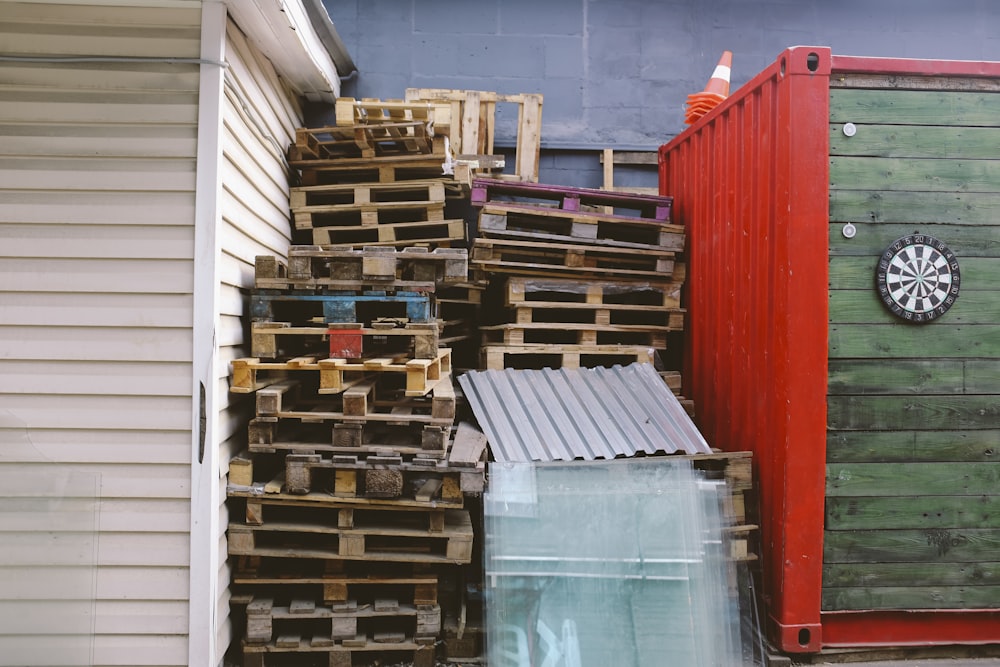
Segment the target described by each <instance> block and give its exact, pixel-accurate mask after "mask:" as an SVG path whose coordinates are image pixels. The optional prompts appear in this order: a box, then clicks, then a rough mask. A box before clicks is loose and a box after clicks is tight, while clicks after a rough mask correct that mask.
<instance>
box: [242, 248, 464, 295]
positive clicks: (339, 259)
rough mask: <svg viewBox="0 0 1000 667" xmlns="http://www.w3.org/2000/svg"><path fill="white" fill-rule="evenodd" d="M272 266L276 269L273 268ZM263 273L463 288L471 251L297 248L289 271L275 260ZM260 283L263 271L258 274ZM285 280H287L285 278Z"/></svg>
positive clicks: (291, 251)
mask: <svg viewBox="0 0 1000 667" xmlns="http://www.w3.org/2000/svg"><path fill="white" fill-rule="evenodd" d="M272 264H273V268H272ZM264 271H266V273H267V276H266V277H267V278H277V277H278V276H277V275H274V274H275V273H278V272H286V273H287V277H288V278H289V279H291V280H298V281H308V280H313V279H319V278H323V279H337V280H356V281H361V280H367V281H386V282H388V283H393V282H396V281H414V282H426V283H431V284H432V285H431V287H432V289H431V291H433V286H434V285H437V284H441V285H446V284H447V285H450V284H463V283H465V282H466V281H467V280H468V273H469V251H468V250H466V249H465V248H436V249H434V250H429V249H427V248H417V247H412V246H408V247H405V248H387V247H384V246H374V247H362V248H323V247H321V246H317V245H295V246H292V247H291V248H289V250H288V265H287V268H285V267H284V265H283V264H281V263H280V260H272V262H271V263H269V265H268V266H267V267H265V269H264ZM255 277H256V278H257V279H258V280H259V279H260V278H261V277H262V276H261V269H260V268H259V267H258V268H257V270H256V271H255ZM283 277H284V276H283Z"/></svg>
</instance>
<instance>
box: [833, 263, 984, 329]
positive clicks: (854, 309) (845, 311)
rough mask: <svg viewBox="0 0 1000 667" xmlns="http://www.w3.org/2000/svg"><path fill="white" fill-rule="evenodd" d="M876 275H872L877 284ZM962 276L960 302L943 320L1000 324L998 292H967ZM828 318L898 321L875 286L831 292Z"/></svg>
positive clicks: (957, 322) (884, 321)
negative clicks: (880, 297) (879, 295)
mask: <svg viewBox="0 0 1000 667" xmlns="http://www.w3.org/2000/svg"><path fill="white" fill-rule="evenodd" d="M874 275H875V274H874V273H872V275H871V276H870V277H871V278H872V282H874ZM966 284H967V283H966V281H965V275H964V273H963V275H962V291H961V293H960V294H959V299H958V301H957V302H956V303H955V305H953V306H952V307H951V310H949V311H948V312H947V314H945V315H944V316H943V317H942V319H941V321H942V322H945V321H947V322H949V323H951V324H996V323H998V322H1000V299H998V298H997V294H996V292H992V291H975V290H966V289H965V286H966ZM829 317H830V321H831V322H835V323H837V324H844V323H858V324H862V323H865V322H870V323H880V324H891V323H894V322H898V320H897V319H896V316H895V315H893V314H892V313H891V312H890V311H889V309H888V308H886V307H885V305H884V304H883V303H882V301H881V299H879V298H878V294H877V293H876V291H875V288H874V286H871V287H869V288H868V289H865V290H831V291H830V301H829Z"/></svg>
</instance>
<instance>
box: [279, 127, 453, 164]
mask: <svg viewBox="0 0 1000 667" xmlns="http://www.w3.org/2000/svg"><path fill="white" fill-rule="evenodd" d="M444 149H445V144H444V140H443V139H439V140H435V136H434V132H433V130H432V129H431V128H429V127H428V123H427V121H420V120H405V119H398V120H393V121H387V122H384V123H359V124H351V125H338V126H330V127H300V128H297V129H296V130H295V143H294V144H292V145H291V146H289V148H288V157H289V161H293V160H294V161H303V160H329V159H338V158H340V159H342V158H374V157H390V156H401V155H402V156H405V155H428V154H436V155H443V154H444Z"/></svg>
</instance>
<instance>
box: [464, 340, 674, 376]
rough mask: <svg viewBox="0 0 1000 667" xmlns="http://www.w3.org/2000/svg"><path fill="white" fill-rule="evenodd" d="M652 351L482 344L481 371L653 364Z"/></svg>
mask: <svg viewBox="0 0 1000 667" xmlns="http://www.w3.org/2000/svg"><path fill="white" fill-rule="evenodd" d="M655 354H656V350H655V349H653V348H651V347H648V346H634V345H633V346H625V345H520V346H515V345H484V346H483V348H482V352H481V355H482V356H481V359H482V360H481V365H482V368H485V369H487V370H502V369H504V368H520V369H527V368H593V367H595V366H612V365H614V364H621V365H626V364H630V363H650V364H651V363H653V359H654V356H655Z"/></svg>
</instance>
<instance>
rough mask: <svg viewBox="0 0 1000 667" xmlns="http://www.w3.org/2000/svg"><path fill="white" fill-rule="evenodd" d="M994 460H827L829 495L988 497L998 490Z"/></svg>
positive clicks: (998, 468)
mask: <svg viewBox="0 0 1000 667" xmlns="http://www.w3.org/2000/svg"><path fill="white" fill-rule="evenodd" d="M998 485H1000V465H998V464H996V463H828V464H827V466H826V495H827V497H828V498H834V497H837V498H843V497H865V496H870V497H888V496H912V495H916V494H921V495H927V496H984V495H986V496H989V495H993V494H997V493H998V491H1000V486H998Z"/></svg>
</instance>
